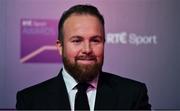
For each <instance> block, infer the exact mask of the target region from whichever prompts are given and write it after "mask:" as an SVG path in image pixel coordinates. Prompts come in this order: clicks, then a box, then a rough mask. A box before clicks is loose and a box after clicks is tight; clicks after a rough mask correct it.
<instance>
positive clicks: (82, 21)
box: [63, 14, 104, 36]
mask: <svg viewBox="0 0 180 111" xmlns="http://www.w3.org/2000/svg"><path fill="white" fill-rule="evenodd" d="M103 30H104V29H103V26H102V24H101V22H100V20H99V19H98V18H97V17H96V16H93V15H89V14H72V15H71V16H70V17H69V18H68V19H67V20H66V21H65V22H64V26H63V32H64V35H66V36H67V35H68V36H72V35H71V34H82V35H84V34H86V35H88V34H89V35H91V34H98V35H102V34H103V32H104V31H103Z"/></svg>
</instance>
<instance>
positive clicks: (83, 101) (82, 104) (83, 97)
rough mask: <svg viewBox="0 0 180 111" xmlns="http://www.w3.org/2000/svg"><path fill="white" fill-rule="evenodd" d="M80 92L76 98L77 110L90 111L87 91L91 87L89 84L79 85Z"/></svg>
mask: <svg viewBox="0 0 180 111" xmlns="http://www.w3.org/2000/svg"><path fill="white" fill-rule="evenodd" d="M76 87H77V89H78V92H77V93H76V97H75V110H90V108H89V103H88V98H87V94H86V91H87V89H88V87H89V84H87V83H78V84H77V86H76Z"/></svg>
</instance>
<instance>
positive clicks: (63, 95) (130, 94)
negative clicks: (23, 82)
mask: <svg viewBox="0 0 180 111" xmlns="http://www.w3.org/2000/svg"><path fill="white" fill-rule="evenodd" d="M61 72H62V71H60V73H59V75H58V76H57V77H54V78H52V79H50V80H47V81H45V82H43V83H40V84H38V85H35V86H32V87H29V88H26V89H24V90H22V91H19V92H18V93H17V103H16V108H17V109H63V110H70V103H69V98H68V93H67V90H66V86H65V83H64V80H63V77H62V73H61ZM150 108H151V105H150V104H149V103H148V95H147V89H146V86H145V84H143V83H140V82H137V81H134V80H130V79H126V78H122V77H119V76H116V75H113V74H109V73H105V72H102V73H101V74H100V76H99V82H98V86H97V94H96V101H95V110H105V109H109V110H113V109H116V110H119V109H150Z"/></svg>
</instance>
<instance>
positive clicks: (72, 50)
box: [16, 5, 151, 110]
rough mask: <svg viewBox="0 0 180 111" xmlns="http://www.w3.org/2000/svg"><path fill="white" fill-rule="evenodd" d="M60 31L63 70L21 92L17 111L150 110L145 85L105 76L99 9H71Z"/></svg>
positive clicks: (101, 21) (102, 21) (77, 7)
mask: <svg viewBox="0 0 180 111" xmlns="http://www.w3.org/2000/svg"><path fill="white" fill-rule="evenodd" d="M58 31H59V35H58V40H57V48H58V51H59V53H60V55H61V56H62V57H63V64H64V66H63V68H62V69H61V71H60V72H59V74H58V76H57V77H54V78H52V79H50V80H47V81H45V82H43V83H40V84H38V85H35V86H32V87H30V88H26V89H24V90H22V91H19V92H18V93H17V104H16V108H17V109H63V110H70V109H71V110H76V109H85V110H89V109H90V110H107V109H109V110H112V109H116V110H120V109H150V108H151V105H150V104H149V102H148V95H147V89H146V86H145V84H143V83H140V82H137V81H134V80H130V79H126V78H122V77H119V76H116V75H113V74H110V73H106V72H102V65H103V60H104V43H105V29H104V18H103V16H102V15H101V14H100V13H99V11H98V10H97V9H96V7H94V6H91V5H76V6H73V7H71V8H70V9H69V10H67V11H65V12H64V14H63V15H62V17H61V19H60V21H59V27H58ZM82 84H83V85H82ZM82 87H83V88H82ZM82 90H83V91H82ZM84 92H85V93H84ZM81 94H82V95H81Z"/></svg>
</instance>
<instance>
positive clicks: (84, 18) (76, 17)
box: [63, 13, 102, 27]
mask: <svg viewBox="0 0 180 111" xmlns="http://www.w3.org/2000/svg"><path fill="white" fill-rule="evenodd" d="M89 22H92V23H93V24H96V25H101V26H102V24H101V22H100V20H99V19H98V18H97V17H96V16H95V15H90V14H76V13H75V14H72V15H70V16H69V17H68V18H67V19H66V20H65V22H64V25H63V27H65V26H66V25H68V24H73V25H74V24H84V25H85V24H86V23H89Z"/></svg>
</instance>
